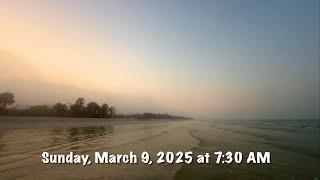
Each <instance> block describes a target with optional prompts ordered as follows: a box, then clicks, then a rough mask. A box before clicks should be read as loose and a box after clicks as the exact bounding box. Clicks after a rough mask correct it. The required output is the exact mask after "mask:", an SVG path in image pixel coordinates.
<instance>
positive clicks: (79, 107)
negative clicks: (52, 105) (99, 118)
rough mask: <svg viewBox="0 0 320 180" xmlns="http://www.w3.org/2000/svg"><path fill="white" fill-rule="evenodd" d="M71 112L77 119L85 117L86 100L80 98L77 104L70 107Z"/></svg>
mask: <svg viewBox="0 0 320 180" xmlns="http://www.w3.org/2000/svg"><path fill="white" fill-rule="evenodd" d="M70 112H71V114H72V115H73V116H75V117H80V116H83V115H84V113H85V107H84V98H78V99H77V100H76V103H75V104H73V105H71V106H70Z"/></svg>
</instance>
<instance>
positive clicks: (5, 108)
mask: <svg viewBox="0 0 320 180" xmlns="http://www.w3.org/2000/svg"><path fill="white" fill-rule="evenodd" d="M14 103H15V99H14V94H13V93H11V92H4V93H0V115H2V116H48V117H77V118H135V119H191V118H188V117H183V116H174V115H169V114H156V113H142V114H139V113H137V114H117V113H116V108H114V107H113V106H109V105H108V104H107V103H104V104H102V105H99V104H98V103H96V102H89V103H87V104H85V100H84V98H78V99H77V100H76V101H75V103H74V104H70V105H67V104H63V103H56V104H55V105H53V106H48V105H35V106H30V107H27V108H24V109H20V108H17V107H15V106H11V105H12V104H14Z"/></svg>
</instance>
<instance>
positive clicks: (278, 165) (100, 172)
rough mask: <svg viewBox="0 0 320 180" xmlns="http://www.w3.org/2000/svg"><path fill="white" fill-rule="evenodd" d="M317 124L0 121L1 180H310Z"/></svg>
mask: <svg viewBox="0 0 320 180" xmlns="http://www.w3.org/2000/svg"><path fill="white" fill-rule="evenodd" d="M319 128H320V126H319V121H303V120H300V121H290V120H288V121H284V120H283V121H275V120H274V121H196V120H194V121H166V120H163V121H159V120H158V121H135V120H112V121H106V120H105V119H86V118H83V119H76V118H43V117H42V118H40V117H37V118H32V117H17V118H15V117H0V179H40V178H43V179H44V178H46V179H78V178H79V177H81V178H82V179H190V178H201V179H212V178H214V179H225V178H232V179H256V178H267V179H283V178H298V179H306V178H308V179H313V178H317V177H318V178H319V177H320V175H319V174H320V167H319V165H320V159H319V157H320V156H319V152H320V144H319V142H318V140H319V137H320V130H319ZM189 150H192V151H193V153H194V155H196V154H200V153H205V152H209V153H211V152H214V151H233V152H235V151H241V152H242V153H243V154H246V153H248V152H249V151H255V152H256V151H263V152H264V151H270V152H271V157H272V163H271V164H259V165H258V164H256V165H252V164H250V165H248V164H244V163H242V164H224V165H222V164H214V163H210V164H206V165H199V164H196V163H192V164H191V165H183V164H165V163H164V164H156V163H154V164H152V165H150V166H149V165H145V164H142V163H138V164H134V165H133V164H112V165H108V164H91V165H88V166H82V165H76V164H73V165H70V164H64V165H62V164H59V165H57V164H51V165H48V164H46V165H45V164H42V162H41V153H42V152H44V151H48V152H50V153H57V154H68V153H69V152H70V151H72V152H74V153H78V154H89V155H90V156H91V158H93V157H94V155H93V154H94V152H96V151H99V152H102V151H108V152H110V153H113V154H116V153H119V154H120V153H129V151H133V152H134V153H135V154H137V155H139V154H141V153H142V152H143V151H147V152H149V153H150V155H151V157H152V160H153V161H154V162H155V161H156V153H157V152H159V151H173V152H177V151H183V152H185V151H189Z"/></svg>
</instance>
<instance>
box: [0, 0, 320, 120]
mask: <svg viewBox="0 0 320 180" xmlns="http://www.w3.org/2000/svg"><path fill="white" fill-rule="evenodd" d="M153 6H154V7H156V5H154V4H152V3H150V4H147V5H146V7H144V8H146V9H143V8H142V7H140V6H133V7H131V6H129V5H125V4H121V3H117V2H109V4H108V3H102V4H99V3H97V4H95V3H92V4H91V3H88V4H86V3H85V2H63V1H57V2H52V1H51V2H50V1H35V2H34V3H28V2H27V1H2V2H0V25H1V28H0V39H1V41H0V57H1V58H0V63H1V64H2V66H0V70H1V72H2V73H1V75H0V82H1V84H2V86H1V87H0V91H7V90H10V91H13V92H14V93H15V94H16V101H17V103H20V104H37V103H44V104H52V103H54V102H56V101H62V102H72V101H74V99H75V98H77V97H78V96H84V97H87V98H89V100H95V101H98V102H102V101H107V102H109V103H110V104H114V105H115V106H116V107H118V109H119V111H123V112H136V111H139V112H144V111H156V112H170V113H176V114H177V113H178V114H179V113H183V114H187V115H192V116H196V117H197V116H199V117H213V116H216V117H243V118H246V117H265V118H268V117H271V118H275V117H282V118H286V117H316V116H319V111H318V110H316V109H317V108H318V107H319V101H318V100H315V98H317V97H319V95H317V92H318V91H319V87H318V85H319V83H318V82H317V80H319V78H317V77H316V76H317V75H318V74H319V69H317V68H315V67H314V65H316V64H319V62H318V61H317V59H316V57H318V56H319V51H317V50H316V51H314V52H311V51H310V52H309V51H304V49H300V50H299V51H301V53H300V55H301V59H308V61H300V60H299V59H296V60H293V59H292V58H291V57H297V56H296V55H295V54H291V55H290V56H287V55H286V54H283V52H284V51H286V50H287V48H289V51H290V52H293V53H294V50H295V48H296V47H283V52H281V51H278V50H276V49H277V48H275V49H273V47H272V46H273V45H272V44H271V46H270V47H267V46H268V45H266V43H265V40H264V39H261V40H260V41H259V40H257V39H259V38H261V37H260V36H259V32H260V31H262V30H261V29H259V28H256V27H250V26H246V27H247V28H252V29H251V31H253V32H256V34H253V35H252V34H250V33H248V34H247V33H246V32H243V31H242V29H241V28H239V27H240V26H243V25H240V26H237V25H236V24H234V26H235V27H233V29H234V32H232V31H229V32H228V31H226V30H224V29H220V27H225V26H226V22H224V21H222V19H220V16H221V17H224V14H210V15H206V17H207V18H208V17H213V19H212V20H207V19H206V18H204V17H198V16H199V14H197V13H196V11H197V10H194V11H195V12H194V13H192V12H190V15H189V14H188V16H190V17H188V18H189V19H188V20H187V23H188V25H187V26H186V25H185V24H183V21H184V20H185V19H180V18H182V17H180V14H177V12H179V11H181V13H185V10H184V9H180V8H179V7H175V6H172V9H169V10H168V9H166V7H162V6H160V7H159V8H164V10H167V11H168V12H167V13H169V14H170V13H171V14H170V16H168V17H167V18H168V19H166V17H163V14H161V12H162V11H160V12H153V11H151V10H150V9H153V8H154V7H153ZM216 6H220V5H219V3H218V4H217V5H216ZM135 8H137V9H135ZM139 8H142V9H139ZM226 8H227V7H226ZM297 8H298V6H297ZM149 10H150V11H149ZM226 11H227V12H229V11H231V10H230V9H226ZM317 11H319V10H317ZM157 13H160V14H157ZM220 13H221V12H220ZM291 13H294V12H287V14H285V16H288V18H290V15H291ZM315 13H316V12H315ZM260 15H261V16H262V14H260ZM240 16H243V17H245V16H246V14H245V13H244V14H241V15H240ZM257 16H259V14H258V15H257ZM297 16H298V15H297ZM152 17H153V18H152ZM192 18H193V19H192ZM224 18H226V17H224ZM303 18H310V19H312V18H314V16H310V17H307V16H306V17H303ZM225 20H226V21H228V19H225ZM251 20H252V21H255V19H251ZM171 21H172V22H171ZM199 21H200V22H201V24H199ZM315 21H316V19H312V20H311V21H310V22H311V23H310V27H309V29H311V30H316V29H312V28H314V27H311V25H312V22H315ZM270 22H271V21H270ZM286 22H288V21H286ZM179 23H181V24H179ZM190 23H191V24H192V23H194V25H190V26H189V24H190ZM257 23H260V22H258V21H257ZM271 23H273V22H271ZM292 23H293V24H294V23H296V22H294V21H293V22H292ZM285 25H286V24H284V25H283V24H281V22H279V24H277V22H275V23H274V24H272V25H271V26H274V27H275V28H277V27H278V28H280V26H281V27H282V26H285ZM195 26H199V27H202V28H200V29H195V30H193V29H192V28H193V27H195ZM230 26H233V24H232V23H231V24H230ZM287 26H290V24H287ZM307 26H308V25H307ZM244 27H245V26H244ZM212 28H213V29H212ZM215 28H216V29H215ZM208 29H211V30H210V31H209V30H208ZM318 29H319V28H318ZM189 30H190V32H189ZM207 30H208V31H207ZM277 31H278V30H276V29H275V32H273V30H270V33H276V32H277ZM303 31H304V29H303V28H301V33H303ZM312 32H313V31H312ZM239 33H240V34H241V33H243V34H242V37H243V36H248V37H247V38H248V39H241V38H240V37H237V36H235V35H237V34H239ZM297 33H298V32H297ZM299 33H300V32H299ZM221 34H225V35H226V36H225V37H224V36H221ZM275 35H276V34H275ZM294 35H295V34H293V36H294ZM215 36H216V37H215ZM232 36H234V37H233V38H230V37H232ZM254 36H258V38H256V37H254ZM290 36H291V35H290V34H288V35H287V37H285V38H286V39H290V38H291V37H290ZM309 36H310V37H305V39H306V40H307V39H308V38H311V40H312V38H313V39H314V38H317V37H319V35H318V34H316V33H314V34H312V33H311V34H310V35H309ZM211 37H212V39H210V38H211ZM253 40H254V41H257V43H258V46H261V48H260V49H259V47H258V48H257V44H256V43H255V42H253ZM302 40H303V41H304V39H302ZM271 41H275V42H274V43H278V44H279V42H276V41H279V40H278V39H277V38H275V40H272V38H271ZM297 41H299V42H300V43H301V40H297ZM284 42H285V41H284ZM250 43H253V44H250ZM268 43H269V42H268ZM280 43H282V42H280ZM302 43H303V42H302ZM306 43H308V42H306ZM238 44H241V46H238ZM264 46H265V47H264ZM308 46H311V47H314V48H316V45H315V44H313V45H312V44H308ZM255 48H256V49H255ZM263 48H267V51H269V52H271V54H270V53H265V52H264V51H261V50H263ZM268 48H269V49H268ZM273 52H274V54H272V53H273ZM312 55H314V56H312ZM283 58H287V59H288V60H284V61H283V62H282V59H283ZM270 59H274V61H273V62H272V61H270ZM276 59H280V60H279V61H276ZM290 61H292V62H290ZM299 67H300V68H301V69H298V70H297V69H296V68H299ZM268 68H269V69H268ZM310 68H311V69H310ZM264 70H267V71H264ZM284 72H287V73H284ZM305 72H308V73H309V74H306V73H305Z"/></svg>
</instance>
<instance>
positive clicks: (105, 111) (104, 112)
mask: <svg viewBox="0 0 320 180" xmlns="http://www.w3.org/2000/svg"><path fill="white" fill-rule="evenodd" d="M108 111H109V106H108V104H102V106H101V108H100V117H102V118H106V117H108Z"/></svg>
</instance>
